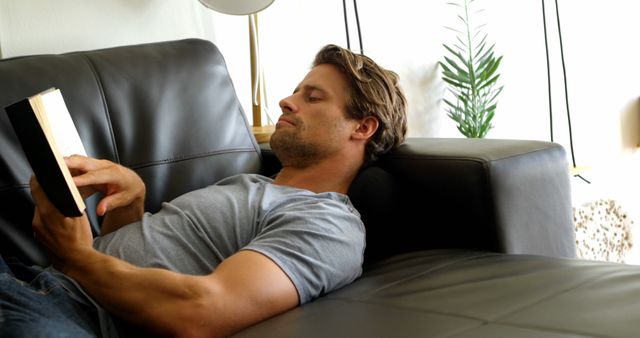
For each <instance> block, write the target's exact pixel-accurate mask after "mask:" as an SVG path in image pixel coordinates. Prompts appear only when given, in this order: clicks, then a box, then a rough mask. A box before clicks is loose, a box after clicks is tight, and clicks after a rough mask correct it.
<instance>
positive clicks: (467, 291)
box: [236, 250, 640, 338]
mask: <svg viewBox="0 0 640 338" xmlns="http://www.w3.org/2000/svg"><path fill="white" fill-rule="evenodd" d="M637 280H640V267H635V266H628V265H622V264H614V263H604V262H593V261H584V260H577V259H562V258H555V257H543V256H534V255H513V254H509V255H506V254H497V253H488V252H471V251H462V250H432V251H420V252H413V253H409V254H405V255H399V256H396V257H393V258H391V259H388V260H384V261H381V262H379V263H376V264H374V265H372V266H370V267H369V268H368V269H367V270H366V271H365V272H364V274H363V275H362V277H361V278H360V279H359V280H357V281H356V282H354V283H353V284H351V285H349V286H347V287H345V288H342V289H340V290H338V291H336V292H334V293H332V294H330V295H328V296H326V297H323V298H320V299H318V300H317V301H316V302H314V303H311V304H308V305H305V306H303V307H301V308H297V309H294V310H292V311H289V312H287V313H285V314H283V315H280V316H278V317H275V318H272V319H270V320H267V321H265V322H263V323H260V324H258V325H256V326H254V327H252V328H249V329H247V330H245V331H243V332H241V333H239V334H238V335H237V336H236V337H261V338H268V337H279V338H286V337H307V338H313V337H350V338H357V337H452V338H453V337H455V338H463V337H464V338H467V337H474V338H482V337H487V338H489V337H491V338H493V337H566V338H569V337H578V336H579V337H585V336H588V337H635V336H637V329H638V324H637V317H638V316H637V314H638V313H639V312H640V302H638V301H637V295H639V294H640V283H637V282H636V281H637Z"/></svg>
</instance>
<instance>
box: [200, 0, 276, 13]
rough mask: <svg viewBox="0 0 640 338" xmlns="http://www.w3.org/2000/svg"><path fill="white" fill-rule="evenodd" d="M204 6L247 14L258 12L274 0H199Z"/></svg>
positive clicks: (221, 10)
mask: <svg viewBox="0 0 640 338" xmlns="http://www.w3.org/2000/svg"><path fill="white" fill-rule="evenodd" d="M199 1H200V2H201V3H202V4H203V5H205V6H206V7H208V8H210V9H213V10H214V11H217V12H220V13H225V14H232V15H248V14H253V13H257V12H260V11H261V10H263V9H265V8H267V7H269V5H271V4H272V3H273V1H274V0H199Z"/></svg>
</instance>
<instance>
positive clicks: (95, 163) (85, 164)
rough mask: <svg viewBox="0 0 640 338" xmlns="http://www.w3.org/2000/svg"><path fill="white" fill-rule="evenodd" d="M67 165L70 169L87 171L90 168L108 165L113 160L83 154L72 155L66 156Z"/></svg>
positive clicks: (94, 168) (95, 168)
mask: <svg viewBox="0 0 640 338" xmlns="http://www.w3.org/2000/svg"><path fill="white" fill-rule="evenodd" d="M64 161H65V163H66V164H67V167H69V169H70V170H75V171H81V172H86V171H90V170H97V169H100V168H104V167H105V166H108V165H109V164H110V163H111V162H109V161H106V160H98V159H95V158H92V157H87V156H82V155H71V156H68V157H65V158H64Z"/></svg>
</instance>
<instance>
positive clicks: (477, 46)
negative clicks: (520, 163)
mask: <svg viewBox="0 0 640 338" xmlns="http://www.w3.org/2000/svg"><path fill="white" fill-rule="evenodd" d="M473 2H474V0H463V1H462V2H461V3H449V4H450V5H453V6H457V7H459V8H460V9H461V11H462V13H461V14H460V15H458V18H459V19H460V21H461V23H462V25H461V26H462V28H461V29H456V28H451V27H447V28H448V29H451V30H453V31H454V32H456V33H457V36H456V41H457V42H456V43H454V44H453V45H447V44H443V46H444V48H445V49H446V51H447V54H446V55H445V56H444V62H442V61H441V62H439V64H440V66H441V67H442V80H443V81H444V82H445V83H446V85H447V87H448V91H449V92H450V93H451V94H453V97H454V98H455V99H454V100H448V99H443V101H444V103H445V104H446V111H447V115H448V116H449V117H450V118H451V119H452V120H454V121H455V122H456V124H457V128H458V130H459V131H460V132H461V133H462V134H463V135H464V136H466V137H469V138H483V137H485V136H486V135H487V133H488V132H489V130H490V129H491V128H493V125H492V124H491V120H492V119H493V116H494V114H495V110H496V107H497V104H498V95H499V94H500V92H501V91H502V88H503V86H498V84H497V82H498V78H499V77H500V74H498V72H497V70H498V67H499V66H500V61H501V60H502V56H499V57H496V56H495V55H494V51H493V48H494V46H495V44H492V45H491V46H488V44H487V34H486V33H482V27H483V26H484V25H479V26H475V27H472V25H471V16H470V11H471V8H470V5H471V4H472V3H473ZM475 13H478V12H477V11H476V12H475Z"/></svg>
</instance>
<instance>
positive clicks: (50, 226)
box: [30, 176, 93, 268]
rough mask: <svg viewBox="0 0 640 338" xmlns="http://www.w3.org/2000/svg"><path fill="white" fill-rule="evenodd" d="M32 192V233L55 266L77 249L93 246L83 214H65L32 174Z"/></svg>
mask: <svg viewBox="0 0 640 338" xmlns="http://www.w3.org/2000/svg"><path fill="white" fill-rule="evenodd" d="M30 185H31V195H32V196H33V201H34V203H35V205H36V208H35V212H34V215H33V223H32V227H33V233H34V235H35V236H36V239H37V240H38V241H39V242H40V243H42V244H43V245H44V246H45V247H46V248H47V249H48V251H49V254H50V255H51V260H52V262H53V264H54V265H55V266H56V267H57V268H61V267H62V266H64V265H65V264H66V263H67V262H68V260H69V259H71V258H74V257H78V256H79V255H78V252H80V251H82V250H86V249H89V250H91V249H92V243H93V235H92V233H91V225H90V224H89V220H88V219H87V216H86V215H82V216H80V217H65V216H64V215H62V214H61V213H60V212H59V211H58V209H56V207H55V206H53V204H52V203H51V201H49V199H48V198H47V196H46V195H45V193H44V191H43V190H42V188H41V187H40V184H39V183H38V180H37V179H36V178H35V176H32V177H31V182H30Z"/></svg>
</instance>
